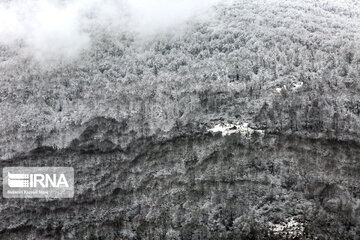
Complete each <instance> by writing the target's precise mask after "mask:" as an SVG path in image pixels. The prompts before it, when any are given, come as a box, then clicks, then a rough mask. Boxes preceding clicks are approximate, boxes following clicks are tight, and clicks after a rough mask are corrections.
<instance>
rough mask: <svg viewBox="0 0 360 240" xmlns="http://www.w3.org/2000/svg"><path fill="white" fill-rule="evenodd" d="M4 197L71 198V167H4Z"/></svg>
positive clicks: (72, 194)
mask: <svg viewBox="0 0 360 240" xmlns="http://www.w3.org/2000/svg"><path fill="white" fill-rule="evenodd" d="M3 196H4V197H5V198H71V197H73V196H74V169H73V168H72V167H6V168H4V169H3Z"/></svg>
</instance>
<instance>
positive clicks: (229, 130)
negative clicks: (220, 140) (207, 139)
mask: <svg viewBox="0 0 360 240" xmlns="http://www.w3.org/2000/svg"><path fill="white" fill-rule="evenodd" d="M208 131H209V132H214V133H216V132H221V133H222V135H223V136H228V135H231V134H234V133H241V134H242V135H249V134H250V135H251V134H253V133H255V132H256V133H259V134H261V135H263V134H264V133H265V131H264V130H256V129H253V128H251V127H249V123H241V124H240V123H239V124H230V123H223V124H217V125H215V126H214V127H213V128H210V129H209V130H208Z"/></svg>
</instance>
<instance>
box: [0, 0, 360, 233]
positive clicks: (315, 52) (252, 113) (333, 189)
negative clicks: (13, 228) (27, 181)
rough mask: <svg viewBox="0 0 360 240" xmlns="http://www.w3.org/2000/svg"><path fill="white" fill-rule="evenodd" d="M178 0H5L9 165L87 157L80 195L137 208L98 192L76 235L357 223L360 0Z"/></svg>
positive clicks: (1, 67) (0, 141) (1, 25)
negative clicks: (149, 188)
mask: <svg viewBox="0 0 360 240" xmlns="http://www.w3.org/2000/svg"><path fill="white" fill-rule="evenodd" d="M169 2H171V1H168V2H167V1H165V0H153V1H149V2H147V1H144V0H134V1H133V2H131V1H130V0H122V1H115V0H108V1H104V3H102V2H100V1H99V0H91V1H89V2H87V1H74V3H73V2H70V1H53V2H51V1H46V0H41V1H36V3H37V4H38V5H36V4H35V5H34V4H33V2H32V1H25V2H24V3H22V2H21V1H17V0H16V1H14V0H12V1H8V0H3V1H0V123H1V124H0V159H1V161H2V162H3V163H2V164H3V165H6V164H8V163H11V161H15V162H17V163H22V162H21V161H24V162H25V163H27V164H29V163H34V162H35V163H36V161H37V160H36V159H37V155H36V154H37V153H39V152H40V153H41V154H44V155H41V154H40V153H39V154H40V155H41V156H44V159H53V160H46V161H49V162H50V163H55V162H56V164H61V163H64V162H65V163H66V164H68V163H69V162H71V163H72V164H74V165H76V164H79V167H78V168H79V169H82V170H81V171H79V172H78V176H84V178H83V179H87V180H83V179H80V178H79V179H80V180H79V186H81V187H79V190H78V193H77V194H78V195H77V196H79V197H78V198H76V199H75V200H74V201H75V202H76V203H79V202H80V203H83V204H84V202H86V201H87V200H86V199H87V197H86V196H85V194H87V193H89V192H90V193H92V194H93V195H91V194H90V197H89V195H88V197H89V198H90V199H92V197H93V198H94V199H95V200H94V202H95V203H96V204H98V203H99V202H101V204H103V205H101V206H102V208H101V211H102V210H103V209H108V210H109V209H111V211H114V212H116V211H125V210H126V211H125V212H126V214H128V212H129V211H130V210H129V209H130V208H131V211H130V213H129V214H130V215H131V214H134V215H136V214H138V215H136V216H137V217H138V218H134V219H135V220H133V219H132V218H131V217H128V215H126V216H127V217H126V219H125V217H124V219H125V220H124V219H123V216H124V213H123V212H121V214H122V215H121V214H120V215H121V216H120V217H119V216H118V215H116V214H119V213H118V212H116V213H114V215H115V216H118V219H116V218H115V217H114V219H115V220H114V219H108V218H107V217H108V216H112V215H111V214H110V215H108V214H107V213H106V214H105V213H102V216H103V215H106V216H103V219H107V220H108V221H109V222H110V223H109V224H108V225H106V224H105V223H104V222H106V221H103V219H100V220H99V219H97V217H99V215H98V214H97V213H98V212H97V211H98V209H96V207H94V208H95V209H96V210H94V212H93V213H92V214H93V215H91V214H90V215H91V216H92V217H93V218H94V219H95V218H96V219H97V220H96V221H97V222H96V221H95V220H94V221H93V220H92V219H90V220H89V219H88V218H85V219H86V221H87V222H86V221H85V223H81V224H83V225H81V224H80V223H79V226H80V227H79V231H78V230H71V231H73V232H72V233H74V236H82V234H83V233H84V232H87V231H88V232H91V231H92V230H84V229H88V228H89V226H93V225H91V224H95V223H94V222H96V224H99V225H96V224H95V225H96V227H94V229H98V228H99V229H104V228H105V227H104V224H105V225H106V227H108V228H109V229H110V230H108V232H107V233H114V235H111V236H114V237H113V238H111V237H109V235H106V234H107V233H106V234H105V233H104V234H103V235H102V232H101V231H100V230H99V232H96V233H93V232H91V234H93V235H94V236H95V235H96V236H107V237H104V238H103V239H140V238H143V239H263V238H261V236H262V237H263V236H264V235H261V234H265V232H266V231H264V232H263V229H262V228H258V227H257V226H258V225H257V224H258V223H259V222H260V220H261V221H263V222H266V221H268V222H270V223H269V226H270V227H271V228H274V229H283V228H284V226H290V225H291V224H292V225H291V226H290V227H293V225H294V226H296V227H298V228H299V229H301V231H302V232H301V234H303V231H305V230H304V229H307V230H306V231H308V232H312V234H313V235H314V236H319V239H332V238H331V236H347V237H349V239H352V238H351V237H353V236H359V234H360V232H359V229H360V228H359V222H360V220H359V212H360V210H359V209H360V207H359V201H360V200H359V196H360V188H359V186H358V179H359V169H360V166H359V163H358V162H359V161H358V159H357V156H356V154H357V153H358V146H359V143H358V142H359V140H360V128H359V127H360V126H359V125H360V124H359V123H360V95H359V92H360V81H359V80H360V2H359V1H356V0H339V1H336V0H330V1H329V0H319V1H313V0H255V1H254V0H228V1H205V0H204V1H203V0H201V1H199V2H196V1H190V0H186V1H183V2H181V3H180V1H177V2H176V1H175V2H172V3H169ZM29 9H31V10H29ZM27 10H29V11H27ZM119 13H121V14H119ZM114 126H116V127H114ZM218 132H222V134H218ZM199 135H200V137H199ZM250 135H251V136H250ZM284 136H285V140H284V139H283V137H284ZM183 138H185V140H183ZM209 138H210V139H209ZM214 139H215V140H214ZM219 139H220V140H219ZM254 139H255V140H254ZM259 139H260V140H259ZM269 139H270V140H269ZM274 139H275V140H274ZM140 141H143V142H141V144H139V142H140ZM275 143H276V144H278V145H279V146H278V145H276V144H275ZM137 144H138V145H139V149H140V150H138V149H137V148H136V149H135V148H134V149H133V147H134V146H137ZM262 144H263V145H262ZM312 144H313V145H314V146H315V147H314V149H313V148H312V147H311V146H312ZM184 146H185V147H184ZM219 146H221V147H219ZM44 149H45V150H46V151H45V150H44ZM149 149H151V150H149ZM244 149H245V150H244ZM35 150H36V151H35ZM42 151H45V153H44V152H42ZM267 151H268V152H267ZM84 152H85V154H89V155H81V154H83V153H84ZM80 153H81V154H80ZM51 154H54V155H51ZM67 154H68V155H67ZM91 154H93V155H91ZM111 154H113V155H111ZM116 154H119V155H116ZM121 154H124V155H121ZM126 154H128V155H126ZM64 156H66V157H67V158H66V157H64ZM84 156H85V157H84ZM124 156H126V157H124ZM83 158H86V161H85V160H84V159H83ZM325 158H326V159H330V160H329V161H325V160H324V159H325ZM24 159H25V160H24ZM64 159H66V160H64ZM69 159H75V160H69ZM88 159H89V162H87V160H88ZM94 159H95V160H94ZM114 159H116V160H118V161H120V160H119V159H121V161H123V162H121V164H123V165H124V166H126V169H125V170H124V169H122V167H120V165H121V164H118V162H116V161H115V160H114ZM123 159H125V160H123ZM129 159H132V160H131V161H130V160H129ZM179 159H180V160H179ZM183 159H186V160H187V162H185V163H183V162H182V161H183ZM239 159H240V160H241V161H240V160H239ZM62 160H64V162H61V161H62ZM323 160H324V161H323ZM32 161H34V162H32ZM44 161H45V160H44ZM51 161H52V162H51ZM59 161H60V163H59ZM111 161H112V162H111ZM114 161H115V164H114ZM127 161H128V162H127ZM132 161H133V162H132ZM162 161H163V162H162ZM177 161H178V162H177ZM184 161H185V160H184ZM124 162H125V163H124ZM129 162H131V164H133V165H131V164H130V163H129ZM46 163H48V162H46ZM80 163H81V164H82V165H81V164H80ZM106 164H109V165H106ZM126 164H129V166H128V165H126ZM162 164H163V165H162ZM207 164H209V165H207ZM211 164H213V165H211ZM241 164H243V165H241ZM104 165H106V166H107V168H106V169H105V168H102V167H103V166H104ZM159 166H163V168H161V167H159ZM208 166H210V167H208ZM309 166H310V167H309ZM96 167H97V168H96ZM182 167H183V168H182ZM124 168H125V167H124ZM89 169H90V170H89ZM93 169H97V171H99V172H100V173H101V174H103V175H101V177H99V175H97V174H100V173H99V172H96V173H93V175H90V174H87V171H90V172H91V171H92V170H93ZM99 169H100V170H99ZM109 169H111V171H110V170H109ZM139 169H140V170H139ZM154 169H155V170H154ZM169 169H170V170H169ZM179 169H180V170H179ZM150 170H153V172H150V173H149V172H147V171H150ZM145 172H146V174H148V175H146V174H145ZM110 173H111V174H110ZM82 174H83V175H82ZM112 174H114V175H112ZM115 174H118V175H119V177H115ZM136 174H139V175H140V176H139V175H136ZM181 174H183V175H181ZM105 175H106V176H112V177H109V179H110V180H109V179H107V180H104V178H105V177H104V178H103V176H105ZM116 176H117V175H116ZM124 176H126V177H124ZM145 176H146V177H145ZM149 176H151V177H149ZM164 176H165V177H164ZM178 176H180V177H179V178H176V177H178ZM239 176H240V177H239ZM97 177H98V178H99V179H100V180H99V179H98V178H97ZM148 177H149V178H148ZM172 177H174V178H176V179H175V180H173V179H172ZM94 179H95V180H94ZM139 179H141V180H139ZM143 179H146V180H143ZM149 179H150V180H149ZM158 179H160V180H159V181H158ZM169 179H171V180H169ZM184 179H185V180H184ZM239 179H240V180H239ZM104 182H105V183H104ZM154 182H156V183H154ZM319 182H320V183H319ZM148 183H149V185H150V184H153V185H151V189H152V191H150V190H148V186H149V185H146V184H148ZM314 183H319V184H318V185H316V186H315V185H313V184H314ZM113 184H117V185H113ZM162 184H163V185H162ZM166 184H168V185H166ZM227 184H228V185H227ZM236 184H239V185H240V184H244V185H241V187H239V186H238V185H236ZM246 184H247V185H246ZM165 185H166V186H165ZM245 185H246V187H244V188H242V186H245ZM139 186H140V187H139ZM159 186H162V187H163V188H161V187H159ZM234 186H235V187H234ZM254 186H255V187H254ZM319 186H322V187H319ZM104 189H105V190H104ZM129 189H130V190H129ZM134 189H136V191H135V190H134ZM144 189H145V190H146V191H145V190H144ZM164 189H165V190H166V191H165V190H164ZM174 189H175V190H174ZM179 189H180V190H179ZM229 189H231V190H229ZM237 189H242V190H244V189H245V190H244V191H245V192H246V193H247V192H248V195H246V194H244V192H241V191H240V190H237ZM259 189H260V190H259ZM319 189H320V190H319ZM339 189H340V190H339ZM237 191H239V192H237ZM93 192H95V193H93ZM109 192H110V193H109ZM144 192H145V193H144ZM179 192H180V193H179ZM324 192H325V193H324ZM162 193H166V195H161V194H162ZM97 194H98V195H97ZM110 194H111V195H110ZM121 194H123V195H121ZM126 194H128V195H126ZM147 194H149V196H151V197H152V198H154V199H157V201H159V202H161V201H164V202H165V203H163V202H162V205H161V207H159V206H158V205H156V207H154V205H152V204H153V203H154V204H155V203H157V202H156V201H155V200H154V201H150V200H149V199H148V195H147ZM177 194H179V196H178V195H177ZM181 194H183V195H181ZM192 194H193V195H192ZM302 194H303V195H302ZM321 194H323V195H321ZM119 195H121V200H122V202H121V201H120V200H119V199H120V197H119V198H116V197H118V196H119ZM320 195H321V196H320ZM94 196H95V197H94ZM99 196H100V197H99ZM114 196H115V197H114ZM135 196H136V198H135ZM205 196H206V197H207V198H206V199H205ZM334 196H335V197H334ZM96 197H98V198H99V199H101V201H100V200H99V199H97V198H96ZM131 197H134V198H135V199H136V201H135V200H134V199H131ZM331 197H333V198H331ZM149 198H150V197H149ZM84 199H85V200H84ZM164 199H165V200H164ZM169 199H170V200H169ZM174 199H175V200H174ZM179 199H180V200H179ZM181 199H185V200H186V201H185V200H184V202H186V204H184V205H181V206H180V205H176V204H177V201H181ZM189 199H191V200H189ZM194 199H196V200H194ZM204 199H205V200H204ZM229 199H230V200H229ZM259 199H261V201H260V200H259ZM329 199H330V200H329ZM334 199H335V200H334ZM92 200H93V199H92ZM112 201H115V202H116V201H119V202H120V203H119V202H116V203H118V204H119V206H120V205H121V204H125V203H126V204H129V205H121V206H122V207H123V208H121V209H120V208H119V209H120V210H118V209H116V211H115V210H114V209H113V208H112V207H113V206H114V205H111V203H112ZM257 201H258V202H257ZM94 202H91V201H90V200H89V202H86V204H89V205H90V206H91V207H93V205H92V204H94ZM124 202H125V203H124ZM167 202H169V205H167ZM200 203H201V204H200ZM225 203H226V204H225ZM66 204H67V203H65V205H66ZM106 204H109V205H106ZM131 204H133V205H131ZM135 204H138V205H136V207H135ZM146 204H148V205H146ZM171 204H173V205H171ZM197 204H198V205H197ZM236 204H238V205H236ZM296 204H298V205H296ZM29 205H31V203H29ZM69 205H71V206H72V202H69ZM69 205H66V206H67V207H69ZM80 205H81V204H79V205H78V206H80ZM99 205H100V203H99ZM240 205H241V206H240ZM295 205H296V206H300V207H298V208H296V206H295ZM6 206H7V207H9V206H8V205H6ZM78 206H75V207H74V209H75V210H73V211H74V212H77V213H79V214H80V215H81V214H82V211H83V210H81V209H80V207H79V208H77V207H78ZM96 206H98V205H96ZM116 206H117V205H116ZM129 206H131V207H129ZM139 206H140V207H139ZM144 206H146V207H144ZM184 206H185V208H186V207H187V208H188V209H190V210H189V211H188V212H187V210H184ZM329 206H330V207H329ZM334 206H336V207H334ZM32 207H34V206H32ZM138 207H139V208H138ZM265 207H266V209H265ZM9 208H11V207H9ZM69 208H70V207H69ZM4 209H5V208H4ZM124 209H125V210H124ZM134 209H135V210H134ZM139 209H140V210H139ZM169 209H170V210H169ZM174 209H175V210H174ZM269 209H270V210H269ZM273 209H275V210H273ZM299 209H300V210H299ZM329 209H330V210H329ZM334 209H336V210H334ZM128 210H129V211H128ZM59 211H60V212H62V211H64V212H65V213H67V212H66V211H67V210H64V209H62V210H59ZM109 211H110V210H109ZM137 211H138V212H140V213H138V212H137ZM167 211H170V213H173V214H172V215H171V214H170V213H169V212H167ZM271 211H273V212H271ZM281 211H286V214H285V213H284V215H280V213H279V212H281ZM64 212H63V213H64ZM133 212H136V213H133ZM289 212H291V213H289ZM65 213H64V214H65ZM265 213H266V214H265ZM201 214H203V215H201ZM281 214H282V212H281ZM15 215H16V214H15ZM40 215H41V214H40ZM49 216H50V217H49V218H51V217H52V216H53V215H49ZM131 216H132V215H131ZM281 216H282V217H283V216H286V219H291V221H289V222H290V223H291V224H290V223H287V222H283V221H284V220H283V219H282V217H281ZM294 216H295V217H297V216H301V218H302V219H305V220H303V222H301V224H300V223H299V222H295V220H294ZM303 216H305V217H303ZM89 218H90V217H89ZM283 218H285V217H283ZM119 219H120V220H119ZM129 219H130V220H129ZM138 219H141V221H143V222H141V221H140V220H138ZM159 219H160V220H159ZM259 219H260V220H259ZM274 219H275V220H274ZM279 219H280V220H279ZM281 219H282V220H281ZM53 220H54V219H52V221H53ZM34 221H35V220H34ZM49 221H50V220H49ZM116 221H118V222H116ZM137 221H138V222H137ZM167 221H168V222H171V223H168V222H167ZM30 222H31V221H30ZM99 222H100V223H99ZM114 222H115V223H114ZM124 222H126V223H124ZM139 222H141V224H144V226H145V227H143V228H142V227H139V226H143V225H140V223H139ZM144 222H146V224H145V223H144ZM263 222H262V223H263ZM90 223H91V224H90ZM155 223H158V225H156V224H155ZM24 224H25V223H24ZM26 224H30V223H26ZM26 224H25V225H26ZM42 224H43V225H42ZM152 224H155V225H152ZM266 224H267V223H266ZM289 224H290V225H289ZM306 224H308V225H306ZM34 225H36V224H34ZM45 225H46V224H45V223H41V224H40V223H39V226H40V227H41V228H43V231H44V232H47V230H46V229H47V228H46V226H45ZM95 225H94V226H95ZM66 226H67V227H69V229H75V228H77V227H78V225H76V224H75V223H74V222H71V223H69V225H66ZM74 226H76V227H74ZM119 226H121V227H122V228H121V231H122V232H121V234H120V233H119V235H116V234H117V230H116V229H117V228H118V227H119ZM199 226H201V227H199ZM0 227H2V228H1V229H0V238H1V236H2V235H1V234H2V233H5V234H7V231H8V230H6V228H7V227H6V226H3V225H2V223H1V224H0ZM40 227H39V228H40ZM90 228H91V227H90ZM2 229H3V230H2ZM44 229H45V230H44ZM69 229H66V228H65V226H64V227H63V229H62V230H61V231H60V230H59V231H60V232H62V233H64V236H65V233H66V234H68V232H71V231H70V230H69ZM106 229H107V228H106ZM124 229H125V230H124ZM144 229H145V230H144ZM149 229H151V230H149ZM152 229H154V230H152ZM189 229H190V230H189ZM191 229H192V230H194V229H196V231H197V232H196V233H194V234H193V235H192V236H193V238H191V236H190V235H191V234H190V233H193V232H192V230H191ZM259 229H260V230H259ZM309 229H310V230H309ZM324 229H325V230H324ZM23 230H24V229H22V230H21V231H23ZM25 230H26V229H25ZM25 230H24V231H25ZM140 230H141V231H140ZM9 231H10V230H9ZM21 231H20V232H21ZM31 231H32V230H29V232H31ZM81 231H84V232H81ZM94 231H95V230H94ZM119 231H120V230H119ZM142 231H143V232H142ZM296 231H298V230H296ZM88 232H87V233H88ZM115 233H116V234H115ZM180 233H181V234H180ZM188 233H189V234H190V235H186V234H188ZM31 234H33V232H31ZM39 234H40V233H39ZM91 234H90V233H89V236H90V235H91ZM301 234H300V235H301ZM336 234H338V235H336ZM4 236H5V235H4ZM6 236H7V235H6ZM9 236H10V235H9ZM29 236H37V235H36V234H35V235H29ZM40 236H43V235H41V234H40ZM50 236H52V235H51V234H50ZM67 236H68V235H67ZM84 236H85V235H84ZM86 236H88V235H86ZM91 236H92V235H91ZM116 236H117V237H119V236H121V238H117V237H116ZM156 236H158V237H159V236H160V237H159V238H156ZM194 236H198V238H195V237H194ZM239 236H240V237H239ZM276 236H278V235H276ZM329 236H330V237H329ZM172 237H173V238H172ZM213 237H214V238H213ZM241 237H243V238H241ZM246 237H247V238H246ZM296 237H299V236H296ZM302 237H304V238H301V239H311V238H305V235H304V236H302ZM321 237H323V238H321ZM9 239H11V238H9ZM19 239H20V238H19ZM39 239H42V238H39ZM44 239H45V238H44ZM65 239H68V238H65ZM69 239H70V238H69ZM79 239H80V238H79ZM87 239H101V238H100V237H99V238H95V237H94V238H91V237H88V238H87ZM269 239H270V238H269ZM275 239H276V238H275ZM279 239H280V238H279ZM284 239H286V238H284ZM334 239H338V238H334ZM354 239H356V238H354Z"/></svg>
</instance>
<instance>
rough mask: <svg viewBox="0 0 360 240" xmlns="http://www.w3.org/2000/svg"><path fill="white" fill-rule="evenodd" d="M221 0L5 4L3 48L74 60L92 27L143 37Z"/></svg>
mask: <svg viewBox="0 0 360 240" xmlns="http://www.w3.org/2000/svg"><path fill="white" fill-rule="evenodd" d="M215 2H217V0H75V1H68V0H13V1H2V2H0V45H10V46H11V45H17V46H19V45H21V46H23V47H22V48H21V49H22V50H23V51H24V52H25V53H28V54H32V55H33V56H34V57H35V58H37V59H45V60H47V59H51V58H74V57H76V56H78V54H79V53H80V52H81V51H83V50H85V49H87V48H88V47H89V46H90V42H91V34H90V33H89V31H91V30H89V29H91V28H92V27H93V26H100V27H104V28H107V29H109V27H110V28H111V30H112V31H124V30H125V31H126V30H131V31H135V32H138V33H140V34H144V35H146V34H152V33H154V32H157V31H160V30H164V29H167V28H171V27H174V26H178V25H179V24H181V23H183V22H185V21H186V20H187V19H189V18H190V17H191V16H193V15H194V14H196V13H197V12H199V11H201V10H205V9H207V8H209V7H210V6H212V5H213V4H215Z"/></svg>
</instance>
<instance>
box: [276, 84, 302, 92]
mask: <svg viewBox="0 0 360 240" xmlns="http://www.w3.org/2000/svg"><path fill="white" fill-rule="evenodd" d="M303 85H304V82H295V83H292V84H291V86H290V87H288V86H286V85H283V86H282V87H278V88H275V90H276V91H277V92H278V93H281V90H283V89H285V90H288V89H289V90H291V91H296V90H298V89H299V88H301V87H302V86H303Z"/></svg>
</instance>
